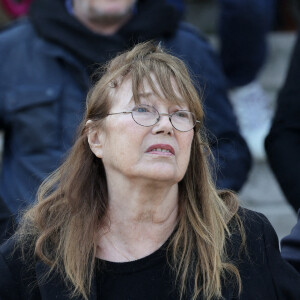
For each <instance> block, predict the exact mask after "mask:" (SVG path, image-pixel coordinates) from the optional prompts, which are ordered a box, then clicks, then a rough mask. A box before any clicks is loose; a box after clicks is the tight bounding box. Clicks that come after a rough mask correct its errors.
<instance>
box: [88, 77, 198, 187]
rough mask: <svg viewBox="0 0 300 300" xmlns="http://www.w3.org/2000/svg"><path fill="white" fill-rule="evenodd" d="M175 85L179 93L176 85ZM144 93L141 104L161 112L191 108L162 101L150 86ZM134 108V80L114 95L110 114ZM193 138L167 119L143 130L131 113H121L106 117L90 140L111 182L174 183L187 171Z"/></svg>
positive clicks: (162, 118) (162, 117)
mask: <svg viewBox="0 0 300 300" xmlns="http://www.w3.org/2000/svg"><path fill="white" fill-rule="evenodd" d="M156 86H157V89H158V91H160V89H159V87H158V85H157V84H156ZM173 86H174V89H175V90H176V84H175V83H173ZM144 93H145V94H142V95H141V104H147V105H150V106H153V107H154V108H156V109H157V111H158V112H159V113H168V114H170V113H173V112H175V111H177V110H181V109H186V110H188V109H189V108H188V107H187V105H186V104H185V103H184V101H182V105H180V106H178V105H177V104H172V103H170V102H167V101H164V100H162V99H161V97H158V96H157V95H155V94H154V93H153V92H152V90H151V88H150V87H149V85H147V84H145V91H144ZM160 94H161V93H160ZM178 94H179V93H178ZM133 107H135V103H134V100H133V98H132V86H131V80H126V81H124V82H123V83H122V85H121V86H120V87H119V88H118V90H117V92H116V93H115V95H114V96H113V104H112V108H111V110H110V113H117V112H124V111H131V110H132V109H133ZM193 135H194V131H193V130H190V131H188V132H180V131H178V130H176V129H175V128H173V126H172V124H171V123H170V120H169V118H168V117H167V116H161V117H160V120H159V122H158V123H156V124H155V125H153V126H151V127H143V126H141V125H138V124H137V123H136V122H135V121H134V120H133V119H132V116H131V114H117V115H110V116H108V117H106V119H105V125H104V128H102V129H99V130H98V132H97V133H96V134H94V135H93V138H91V137H90V138H89V141H90V146H91V149H92V151H93V152H94V153H95V155H96V156H98V157H99V158H101V159H102V161H103V164H104V167H105V171H106V176H107V180H108V181H109V180H110V178H114V179H115V178H116V177H120V178H122V177H123V179H124V177H125V178H127V179H130V180H140V179H148V180H154V181H160V182H162V181H165V182H168V183H171V184H174V183H177V182H179V181H180V180H181V179H182V178H183V176H184V174H185V172H186V169H187V166H188V163H189V158H190V150H191V144H192V140H193ZM91 141H96V143H95V144H92V143H91ZM95 145H96V147H95Z"/></svg>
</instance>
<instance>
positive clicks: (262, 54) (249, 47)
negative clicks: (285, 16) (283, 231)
mask: <svg viewBox="0 0 300 300" xmlns="http://www.w3.org/2000/svg"><path fill="white" fill-rule="evenodd" d="M167 1H168V2H169V3H170V4H172V5H173V6H174V7H175V8H176V9H178V10H179V11H180V12H181V13H182V14H183V13H184V12H185V7H184V2H185V1H183V0H167ZM218 3H219V7H218V12H219V14H218V16H217V20H216V21H217V23H218V28H217V33H218V39H219V48H220V49H219V53H220V59H221V64H222V68H223V71H224V75H225V77H226V82H227V88H228V89H229V90H230V94H229V95H230V100H231V102H232V104H233V108H234V110H235V113H236V116H237V118H238V123H239V126H240V130H241V133H242V135H243V136H244V138H245V139H246V141H247V143H248V146H249V148H250V150H251V153H252V155H253V156H254V158H255V159H258V160H263V159H265V151H264V139H265V137H266V135H267V133H268V131H269V129H270V122H271V117H272V107H271V104H272V103H271V102H272V99H271V98H270V96H269V95H268V94H267V92H266V91H265V90H264V89H263V87H262V86H261V84H260V83H259V81H258V79H257V77H258V74H259V71H260V70H261V68H262V66H263V65H264V63H265V60H266V57H267V52H268V51H267V50H268V47H267V34H268V33H269V32H270V30H271V29H272V26H273V25H274V19H275V15H276V8H277V0H218Z"/></svg>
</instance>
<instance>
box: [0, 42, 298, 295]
mask: <svg viewBox="0 0 300 300" xmlns="http://www.w3.org/2000/svg"><path fill="white" fill-rule="evenodd" d="M86 103H87V109H86V112H85V115H84V118H83V120H82V122H81V125H80V128H79V130H78V137H77V139H76V141H75V144H74V146H73V147H72V149H71V151H70V154H69V155H68V157H67V159H66V161H65V162H64V163H63V164H62V165H61V166H60V168H59V169H58V170H57V171H56V172H54V173H53V174H52V176H50V177H49V178H48V179H46V180H45V182H44V183H43V185H42V186H41V188H40V190H39V197H38V198H39V201H38V203H36V204H35V205H34V206H33V207H32V208H31V209H29V210H28V211H27V213H26V214H25V215H24V218H23V219H22V221H21V222H20V224H21V226H20V228H19V230H18V231H17V233H16V234H15V235H14V236H13V237H12V238H11V239H9V240H8V241H7V242H6V243H4V244H3V245H2V246H0V274H1V276H0V299H5V300H17V299H22V300H27V299H28V300H29V299H30V300H40V299H51V300H52V299H62V300H67V299H74V300H75V299H78V300H79V299H81V300H83V299H85V300H87V299H90V300H96V299H101V300H112V299H114V300H128V299H131V300H141V299H142V300H154V299H157V300H158V299H163V300H180V299H182V300H183V299H188V300H191V299H193V300H196V299H198V300H200V299H205V300H213V299H240V300H253V299H268V300H275V299H276V300H286V299H289V300H298V299H299V296H300V275H299V274H298V273H297V272H296V271H295V270H294V269H293V268H292V267H291V266H290V265H289V264H288V263H287V262H285V261H284V260H283V259H282V258H281V256H280V253H279V249H278V239H277V236H276V233H275V231H274V229H273V227H272V226H271V224H270V223H269V222H268V220H267V219H266V218H265V217H264V216H263V215H262V214H259V213H254V212H252V211H249V210H246V209H243V208H241V207H239V203H238V200H237V198H236V197H235V195H234V194H233V193H232V192H230V191H228V190H222V191H220V190H217V189H216V187H215V185H214V183H213V181H212V178H211V175H210V171H209V166H208V158H209V153H210V151H209V145H208V144H207V141H206V135H205V131H206V130H205V127H204V125H203V118H204V114H203V107H202V105H201V100H200V98H199V95H198V93H197V91H196V89H195V87H194V86H193V83H192V81H191V79H190V77H189V73H188V71H187V69H186V67H185V65H184V64H183V62H182V61H181V60H180V59H178V58H176V57H174V56H171V55H169V54H167V53H165V52H164V50H162V49H161V47H159V46H158V47H157V46H156V45H154V44H152V43H149V42H148V43H145V44H139V45H137V46H135V47H134V48H133V49H132V50H131V51H128V52H125V53H123V54H122V55H120V56H117V57H116V58H115V59H113V60H112V61H111V63H109V64H108V65H107V68H106V69H104V70H103V76H102V78H101V79H100V80H99V81H98V82H96V84H95V86H94V87H93V88H92V89H91V91H90V92H89V94H88V98H87V101H86Z"/></svg>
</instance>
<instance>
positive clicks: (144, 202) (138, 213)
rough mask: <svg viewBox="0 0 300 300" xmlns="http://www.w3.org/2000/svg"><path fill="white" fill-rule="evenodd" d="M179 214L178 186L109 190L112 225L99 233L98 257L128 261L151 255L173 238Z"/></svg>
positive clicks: (108, 213) (129, 186) (110, 223)
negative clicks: (172, 234) (170, 237)
mask: <svg viewBox="0 0 300 300" xmlns="http://www.w3.org/2000/svg"><path fill="white" fill-rule="evenodd" d="M177 215H178V185H177V184H175V185H170V186H168V185H163V184H161V183H160V184H153V183H152V184H151V185H149V184H144V185H143V184H138V185H137V184H134V185H133V186H132V185H127V186H126V185H123V187H122V189H120V187H119V186H118V188H113V189H110V188H109V209H108V212H107V220H108V222H109V225H108V226H107V227H106V228H105V227H104V228H102V229H101V232H100V233H99V239H98V246H99V247H98V252H97V256H99V257H100V258H102V259H105V260H111V261H128V260H135V259H138V258H142V257H144V256H147V255H149V254H151V253H152V252H154V251H155V250H157V249H158V248H159V247H160V246H161V245H162V244H163V243H164V242H165V241H166V240H167V239H168V237H169V236H170V235H171V233H172V232H173V230H174V228H175V226H176V224H177Z"/></svg>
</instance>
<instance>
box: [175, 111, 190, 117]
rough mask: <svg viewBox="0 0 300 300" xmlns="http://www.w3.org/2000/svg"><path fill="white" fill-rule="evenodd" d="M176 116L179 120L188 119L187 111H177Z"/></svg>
mask: <svg viewBox="0 0 300 300" xmlns="http://www.w3.org/2000/svg"><path fill="white" fill-rule="evenodd" d="M176 116H177V117H180V118H186V119H188V118H189V112H188V111H177V112H176Z"/></svg>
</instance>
